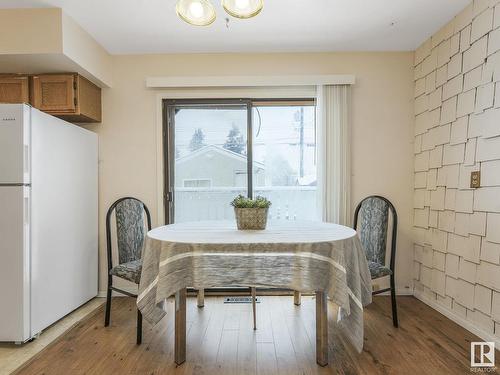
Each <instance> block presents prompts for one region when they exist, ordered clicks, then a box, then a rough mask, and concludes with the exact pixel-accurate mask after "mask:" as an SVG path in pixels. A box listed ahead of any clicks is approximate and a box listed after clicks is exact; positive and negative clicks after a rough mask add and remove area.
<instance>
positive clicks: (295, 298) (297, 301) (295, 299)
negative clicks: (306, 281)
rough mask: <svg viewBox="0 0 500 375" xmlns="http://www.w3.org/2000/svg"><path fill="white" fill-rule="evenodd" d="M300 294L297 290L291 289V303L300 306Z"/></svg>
mask: <svg viewBox="0 0 500 375" xmlns="http://www.w3.org/2000/svg"><path fill="white" fill-rule="evenodd" d="M301 296H302V294H301V293H300V292H297V291H296V290H294V291H293V303H294V305H295V306H300V304H301V302H302V299H301Z"/></svg>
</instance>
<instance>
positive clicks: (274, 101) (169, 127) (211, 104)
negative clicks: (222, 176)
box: [162, 98, 317, 224]
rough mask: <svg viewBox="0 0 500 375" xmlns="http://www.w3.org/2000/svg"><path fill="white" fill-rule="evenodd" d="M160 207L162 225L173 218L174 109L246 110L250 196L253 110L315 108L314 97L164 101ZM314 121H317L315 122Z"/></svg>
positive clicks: (250, 192)
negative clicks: (292, 107) (284, 107)
mask: <svg viewBox="0 0 500 375" xmlns="http://www.w3.org/2000/svg"><path fill="white" fill-rule="evenodd" d="M162 104H163V129H162V131H163V134H162V135H163V192H164V193H163V206H164V213H165V223H166V224H172V223H173V222H174V217H175V181H174V168H175V114H176V108H179V107H181V108H182V107H184V108H189V107H196V108H211V109H212V108H217V107H218V106H220V107H224V108H227V107H231V106H236V107H246V111H247V145H246V146H247V155H246V157H247V195H248V197H250V198H252V197H253V190H254V186H253V109H254V107H263V106H265V107H283V106H316V105H317V100H316V98H269V99H267V98H235V99H163V102H162ZM315 122H316V120H315Z"/></svg>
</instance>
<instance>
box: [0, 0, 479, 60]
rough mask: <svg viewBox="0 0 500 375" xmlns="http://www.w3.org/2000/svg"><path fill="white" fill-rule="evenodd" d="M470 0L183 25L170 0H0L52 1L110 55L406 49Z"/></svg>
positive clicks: (283, 3)
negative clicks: (227, 25) (205, 25)
mask: <svg viewBox="0 0 500 375" xmlns="http://www.w3.org/2000/svg"><path fill="white" fill-rule="evenodd" d="M469 2H470V0H265V5H264V10H263V11H262V13H261V14H260V15H258V16H257V17H255V18H252V19H249V20H237V19H234V18H231V19H230V22H229V28H227V27H226V21H225V18H226V13H224V11H223V9H222V7H221V5H220V0H212V3H213V4H214V5H215V6H216V11H217V17H218V18H217V20H216V21H215V23H214V24H212V25H211V26H208V27H195V26H190V25H188V24H186V23H184V22H183V21H181V20H180V19H178V18H177V16H176V14H175V3H176V0H0V8H22V7H59V8H62V9H63V10H64V12H65V13H66V14H68V15H70V16H71V17H72V18H74V19H75V20H76V21H77V22H78V23H79V24H80V25H81V26H82V27H83V28H84V29H85V30H87V31H88V32H89V33H90V34H91V35H92V36H93V37H94V38H95V39H96V40H97V41H98V42H99V43H100V44H101V45H102V46H103V47H104V48H106V49H107V50H108V51H109V52H110V53H113V54H137V53H174V52H299V51H304V52H305V51H400V50H403V51H404V50H414V49H415V48H416V47H417V46H418V45H419V44H420V43H421V42H423V41H424V40H425V39H427V38H428V37H429V36H430V35H432V34H433V33H434V32H436V31H437V30H438V29H439V28H440V27H441V26H443V25H444V24H445V23H446V22H448V21H449V20H450V19H451V18H452V17H453V16H454V15H455V14H457V13H458V12H459V11H460V10H461V9H463V8H464V7H465V6H466V5H467V4H468V3H469Z"/></svg>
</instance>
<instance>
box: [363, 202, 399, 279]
mask: <svg viewBox="0 0 500 375" xmlns="http://www.w3.org/2000/svg"><path fill="white" fill-rule="evenodd" d="M389 211H390V212H391V215H392V235H391V259H390V265H389V267H390V269H391V270H393V271H394V263H395V258H396V235H397V226H398V216H397V213H396V209H395V208H394V206H393V205H392V203H391V202H390V201H389V200H388V199H386V198H384V197H381V196H378V195H372V196H369V197H366V198H365V199H363V200H362V201H361V202H360V203H359V204H358V206H357V207H356V211H355V212H354V226H353V227H354V229H355V230H357V232H358V234H359V238H360V240H361V243H362V244H363V248H364V250H365V253H366V258H367V259H368V260H369V261H372V262H375V263H378V264H382V265H386V259H385V254H386V250H387V230H388V227H389Z"/></svg>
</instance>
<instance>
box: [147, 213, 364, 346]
mask: <svg viewBox="0 0 500 375" xmlns="http://www.w3.org/2000/svg"><path fill="white" fill-rule="evenodd" d="M221 286H247V287H248V286H256V287H274V288H288V289H293V290H298V291H302V292H312V291H323V292H326V293H327V295H328V297H329V298H330V299H331V301H333V302H334V303H335V304H337V305H338V306H339V307H340V312H341V314H340V318H341V319H340V321H339V322H338V323H337V324H336V328H337V329H339V330H340V331H341V332H342V333H343V334H344V335H345V336H346V337H347V338H349V339H350V340H351V342H352V343H353V344H354V345H355V347H356V348H357V349H358V350H359V351H361V349H362V347H363V307H364V306H366V305H367V304H369V303H370V302H371V279H370V272H369V270H368V264H367V261H366V258H365V255H364V252H363V249H362V247H361V243H360V241H359V238H358V236H357V235H356V232H355V231H354V230H353V229H351V228H348V227H344V226H340V225H335V224H329V223H319V222H287V223H285V224H281V223H280V224H277V223H276V224H275V223H272V222H271V223H269V225H268V229H266V230H264V231H239V230H237V229H236V224H235V223H234V222H228V221H209V222H196V223H181V224H172V225H167V226H163V227H159V228H156V229H153V230H151V231H150V232H149V233H148V235H147V238H146V242H145V247H144V253H143V268H142V275H141V282H140V286H139V297H138V299H137V306H138V307H139V309H140V310H141V312H142V313H143V316H144V318H145V319H146V320H148V321H150V322H151V323H157V322H158V321H159V320H160V319H161V318H162V317H163V316H164V315H165V311H164V310H163V309H162V308H161V307H162V304H163V301H164V300H165V299H166V298H168V297H169V296H171V295H172V294H174V293H175V292H176V291H178V290H180V289H182V288H186V287H194V288H197V289H201V288H210V287H221Z"/></svg>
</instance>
